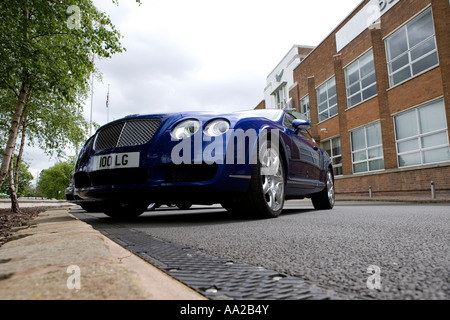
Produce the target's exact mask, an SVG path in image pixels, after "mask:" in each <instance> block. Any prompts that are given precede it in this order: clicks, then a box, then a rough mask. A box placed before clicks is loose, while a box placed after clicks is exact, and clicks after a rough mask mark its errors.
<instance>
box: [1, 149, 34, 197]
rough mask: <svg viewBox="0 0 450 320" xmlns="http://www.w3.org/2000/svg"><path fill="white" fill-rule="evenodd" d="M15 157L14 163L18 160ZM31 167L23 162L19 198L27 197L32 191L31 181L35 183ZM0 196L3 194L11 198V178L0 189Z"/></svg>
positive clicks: (20, 172)
mask: <svg viewBox="0 0 450 320" xmlns="http://www.w3.org/2000/svg"><path fill="white" fill-rule="evenodd" d="M16 158H17V157H16V156H15V157H14V163H15V161H16V160H17V159H16ZM29 168H30V167H29V165H28V164H27V163H26V162H24V161H22V162H21V163H20V168H19V180H18V184H17V197H19V198H20V197H24V196H27V195H28V194H29V192H30V190H31V181H33V175H32V174H31V173H30V171H29ZM0 194H3V195H5V196H7V197H8V198H9V195H10V191H9V177H6V179H5V182H4V183H3V185H2V186H1V187H0Z"/></svg>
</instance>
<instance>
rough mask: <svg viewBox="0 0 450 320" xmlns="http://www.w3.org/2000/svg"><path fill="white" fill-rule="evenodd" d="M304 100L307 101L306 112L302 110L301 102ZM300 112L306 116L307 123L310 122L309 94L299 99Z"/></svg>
mask: <svg viewBox="0 0 450 320" xmlns="http://www.w3.org/2000/svg"><path fill="white" fill-rule="evenodd" d="M305 99H308V104H307V107H306V108H307V110H303V106H304V104H303V101H305ZM300 111H301V112H300V113H301V114H304V115H305V116H306V119H307V120H308V121H311V101H310V100H309V94H307V95H306V96H304V97H303V98H301V99H300Z"/></svg>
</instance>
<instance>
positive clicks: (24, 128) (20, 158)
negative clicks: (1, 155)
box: [14, 91, 31, 190]
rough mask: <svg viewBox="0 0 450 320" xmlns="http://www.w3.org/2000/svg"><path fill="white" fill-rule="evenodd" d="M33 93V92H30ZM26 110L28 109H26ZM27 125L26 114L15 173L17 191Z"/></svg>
mask: <svg viewBox="0 0 450 320" xmlns="http://www.w3.org/2000/svg"><path fill="white" fill-rule="evenodd" d="M30 92H31V91H30ZM25 108H26V107H25ZM27 125H28V116H27V114H26V113H25V110H24V114H23V116H22V121H21V126H22V139H21V141H20V148H19V154H18V155H17V159H16V165H15V167H16V170H15V172H14V186H15V187H16V190H18V186H19V173H20V164H21V163H22V157H23V149H24V147H25V140H26V133H27Z"/></svg>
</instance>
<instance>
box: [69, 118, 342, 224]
mask: <svg viewBox="0 0 450 320" xmlns="http://www.w3.org/2000/svg"><path fill="white" fill-rule="evenodd" d="M310 127H311V125H310V123H309V122H307V121H305V120H303V119H302V118H301V115H300V114H299V113H297V112H295V111H293V110H252V111H242V112H234V113H209V112H186V113H173V114H152V115H133V116H128V117H125V118H123V119H120V120H116V121H113V122H111V123H108V124H106V125H105V126H103V127H101V128H99V129H98V130H97V132H96V133H95V135H94V136H92V137H91V138H90V139H89V140H88V141H87V142H86V144H85V145H84V147H83V149H82V150H81V152H80V154H79V157H78V160H77V163H76V167H75V172H74V174H73V192H72V193H71V195H70V200H72V201H73V202H75V203H78V204H82V205H83V204H86V205H87V204H90V205H92V204H94V205H95V206H96V207H97V208H99V209H100V211H102V212H104V213H105V214H106V215H108V216H111V217H115V218H127V217H136V216H138V215H141V214H142V213H143V212H145V211H146V210H147V207H148V206H149V205H150V203H155V202H157V203H175V204H184V205H185V206H190V205H193V204H209V205H210V204H217V203H219V204H221V205H222V206H223V207H224V208H225V209H227V210H228V211H230V212H233V213H236V214H245V215H247V216H248V215H249V214H252V215H253V216H255V217H259V218H274V217H277V216H279V215H280V214H281V212H282V210H283V206H284V203H285V201H286V200H289V199H303V198H311V199H312V203H313V205H314V207H315V208H316V209H332V208H333V206H334V201H335V194H334V177H333V170H332V165H331V161H330V158H329V156H328V154H327V153H326V152H325V151H324V150H323V149H321V148H320V147H319V146H318V145H317V144H316V142H315V141H314V139H313V138H312V137H311V136H310V134H309V132H308V130H309V129H310Z"/></svg>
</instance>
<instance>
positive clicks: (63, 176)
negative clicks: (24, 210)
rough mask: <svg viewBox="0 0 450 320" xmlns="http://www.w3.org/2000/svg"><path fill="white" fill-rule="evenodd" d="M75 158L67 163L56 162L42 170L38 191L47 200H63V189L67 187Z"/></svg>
mask: <svg viewBox="0 0 450 320" xmlns="http://www.w3.org/2000/svg"><path fill="white" fill-rule="evenodd" d="M74 165H75V158H74V157H72V158H71V159H70V160H69V161H67V162H58V163H56V164H55V165H54V166H53V167H50V168H48V169H46V170H42V172H41V174H40V176H39V182H38V190H39V192H41V193H42V194H43V195H44V196H45V197H47V198H49V199H58V200H63V199H65V189H66V188H67V186H68V185H69V179H70V174H71V173H72V171H73V168H74Z"/></svg>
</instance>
